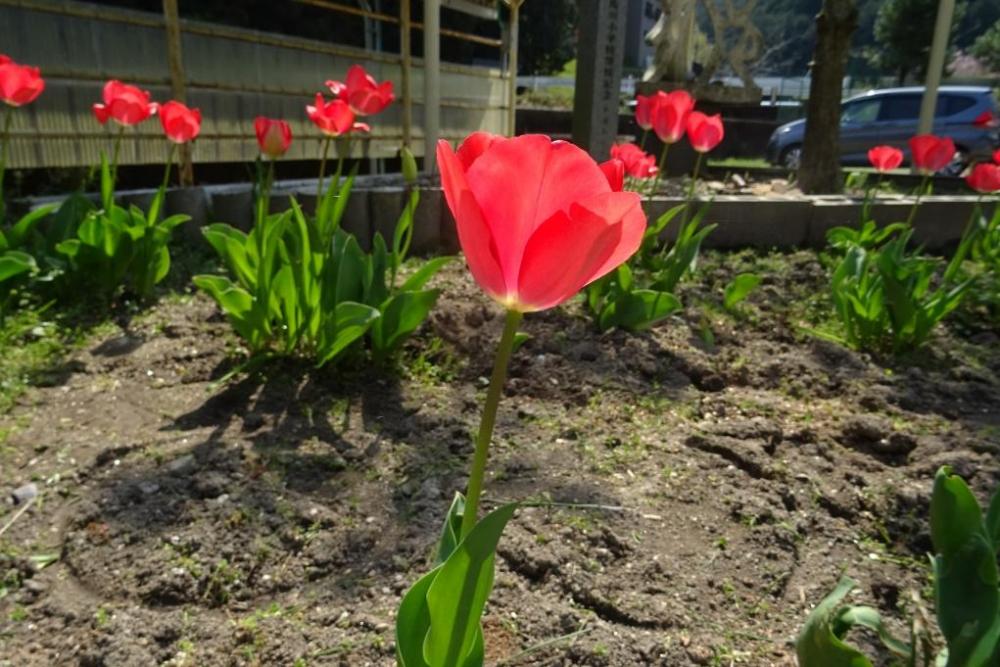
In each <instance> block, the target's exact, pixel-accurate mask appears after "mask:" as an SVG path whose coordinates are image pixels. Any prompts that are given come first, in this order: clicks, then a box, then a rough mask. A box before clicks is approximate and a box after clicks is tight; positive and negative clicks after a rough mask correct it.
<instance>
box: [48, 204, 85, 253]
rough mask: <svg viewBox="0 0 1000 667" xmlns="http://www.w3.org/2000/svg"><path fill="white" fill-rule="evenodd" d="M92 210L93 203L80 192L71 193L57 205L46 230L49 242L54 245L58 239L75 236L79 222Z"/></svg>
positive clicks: (62, 239)
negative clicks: (56, 209)
mask: <svg viewBox="0 0 1000 667" xmlns="http://www.w3.org/2000/svg"><path fill="white" fill-rule="evenodd" d="M94 210H95V207H94V205H93V203H91V201H90V200H89V199H87V198H86V197H84V196H83V195H82V194H81V193H79V192H75V193H73V194H71V195H70V196H69V197H68V198H67V199H66V200H65V201H63V203H62V204H61V205H60V206H59V210H58V211H56V214H55V216H53V219H52V224H51V225H50V227H49V228H48V229H47V230H46V237H47V238H48V239H50V241H49V242H50V243H52V244H53V245H54V244H55V243H58V242H59V241H64V240H66V239H69V238H73V237H75V236H76V231H77V229H78V228H79V226H80V223H81V222H82V221H83V220H84V219H85V218H86V217H87V216H88V215H89V214H90V213H92V212H93V211H94Z"/></svg>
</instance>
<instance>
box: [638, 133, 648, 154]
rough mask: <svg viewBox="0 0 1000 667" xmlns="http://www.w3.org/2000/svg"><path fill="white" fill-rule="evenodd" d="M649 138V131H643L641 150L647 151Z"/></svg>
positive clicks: (640, 141) (640, 143) (640, 142)
mask: <svg viewBox="0 0 1000 667" xmlns="http://www.w3.org/2000/svg"><path fill="white" fill-rule="evenodd" d="M648 136H649V130H643V131H642V139H640V140H639V148H641V149H642V150H646V137H648Z"/></svg>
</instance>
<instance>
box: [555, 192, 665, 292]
mask: <svg viewBox="0 0 1000 667" xmlns="http://www.w3.org/2000/svg"><path fill="white" fill-rule="evenodd" d="M577 206H578V207H579V208H581V209H584V210H586V211H588V212H590V213H591V214H592V215H595V216H597V217H598V218H601V219H602V220H606V221H607V222H612V221H614V220H620V224H621V228H622V233H621V240H619V242H618V245H617V246H615V249H614V252H612V253H611V255H610V256H608V258H607V260H605V262H604V264H602V265H601V266H600V267H598V269H597V270H596V271H594V272H593V275H592V276H591V277H590V280H588V281H587V283H585V284H589V283H590V282H593V281H594V280H597V279H598V278H600V277H601V276H603V275H605V274H607V273H610V272H611V271H613V270H615V269H616V268H618V265H619V264H621V263H623V262H624V261H625V260H627V259H628V258H629V257H631V256H632V255H634V254H635V253H636V251H637V250H639V246H640V245H641V244H642V237H643V235H644V234H645V233H646V213H645V212H644V211H643V210H642V198H641V197H640V196H639V195H638V194H637V193H635V192H622V193H612V194H610V195H597V196H596V197H591V198H590V199H585V200H583V201H581V202H580V203H579V204H577ZM570 214H571V215H573V217H574V218H575V217H578V216H577V214H576V213H575V212H574V211H573V210H572V209H571V210H570Z"/></svg>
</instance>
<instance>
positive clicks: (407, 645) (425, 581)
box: [396, 566, 441, 667]
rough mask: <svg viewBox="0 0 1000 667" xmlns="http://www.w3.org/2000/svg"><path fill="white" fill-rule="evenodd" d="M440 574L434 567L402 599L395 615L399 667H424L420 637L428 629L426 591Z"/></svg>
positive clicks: (439, 569)
mask: <svg viewBox="0 0 1000 667" xmlns="http://www.w3.org/2000/svg"><path fill="white" fill-rule="evenodd" d="M440 571H441V566H438V567H436V568H434V569H433V570H431V571H430V572H428V573H427V574H425V575H424V576H422V577H421V578H420V579H418V580H417V583H415V584H413V586H412V587H410V590H408V591H407V592H406V595H404V596H403V601H402V602H401V603H400V605H399V611H398V613H397V614H396V660H397V661H398V662H399V666H400V667H428V665H427V661H426V660H424V638H425V637H426V636H427V631H428V630H429V629H430V627H431V613H430V610H429V609H428V608H427V591H428V590H429V589H430V587H431V584H432V583H434V579H435V577H437V575H438V572H440Z"/></svg>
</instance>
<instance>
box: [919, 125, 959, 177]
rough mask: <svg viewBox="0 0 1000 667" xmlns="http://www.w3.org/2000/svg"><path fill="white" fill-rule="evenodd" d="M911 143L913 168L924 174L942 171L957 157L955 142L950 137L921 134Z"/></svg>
mask: <svg viewBox="0 0 1000 667" xmlns="http://www.w3.org/2000/svg"><path fill="white" fill-rule="evenodd" d="M909 143H910V156H911V159H912V160H913V166H914V168H915V169H916V170H917V171H918V172H920V173H922V174H926V175H930V174H933V173H935V172H938V171H941V170H942V169H944V168H945V167H947V166H948V164H949V163H950V162H951V161H952V160H953V159H954V157H955V142H953V141H952V140H951V138H950V137H936V136H934V135H933V134H920V135H917V136H915V137H913V138H911V139H910V142H909Z"/></svg>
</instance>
